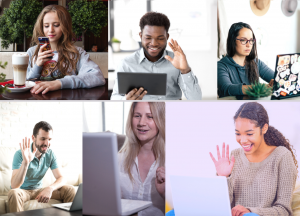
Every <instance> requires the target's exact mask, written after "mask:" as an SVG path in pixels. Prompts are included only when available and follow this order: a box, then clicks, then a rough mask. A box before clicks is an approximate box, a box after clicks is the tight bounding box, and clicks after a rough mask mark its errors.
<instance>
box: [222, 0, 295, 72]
mask: <svg viewBox="0 0 300 216" xmlns="http://www.w3.org/2000/svg"><path fill="white" fill-rule="evenodd" d="M219 2H222V3H223V4H224V12H225V13H226V17H227V23H228V26H227V31H226V33H225V35H226V37H227V35H228V30H229V28H230V26H231V25H232V24H233V23H236V22H245V23H248V24H249V25H250V26H251V27H252V29H253V31H254V34H255V36H256V37H259V36H260V35H261V33H262V36H263V39H262V41H261V42H262V44H261V45H258V49H257V52H258V58H259V59H261V60H262V61H264V62H265V63H266V64H267V65H268V66H269V67H270V68H271V69H272V70H275V63H276V55H278V54H288V53H295V52H300V42H299V40H298V38H299V37H300V35H299V31H300V1H298V9H297V11H296V12H295V14H294V15H293V16H291V17H286V16H285V15H284V14H283V13H282V11H281V2H282V1H281V0H272V1H271V6H270V8H269V11H268V12H267V13H266V14H265V15H264V16H261V17H259V16H256V15H255V14H254V13H253V12H252V10H251V7H250V0H243V1H241V0H219Z"/></svg>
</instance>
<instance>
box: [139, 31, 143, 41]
mask: <svg viewBox="0 0 300 216" xmlns="http://www.w3.org/2000/svg"><path fill="white" fill-rule="evenodd" d="M139 35H140V38H141V40H142V35H143V34H142V32H140V33H139Z"/></svg>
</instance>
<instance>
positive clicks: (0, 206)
mask: <svg viewBox="0 0 300 216" xmlns="http://www.w3.org/2000/svg"><path fill="white" fill-rule="evenodd" d="M5 213H6V207H5V199H2V198H1V197H0V215H1V214H5Z"/></svg>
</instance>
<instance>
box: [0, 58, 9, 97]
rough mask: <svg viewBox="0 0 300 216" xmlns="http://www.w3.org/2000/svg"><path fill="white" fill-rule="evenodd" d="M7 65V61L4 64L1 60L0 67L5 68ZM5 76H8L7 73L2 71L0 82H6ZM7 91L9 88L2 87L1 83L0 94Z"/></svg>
mask: <svg viewBox="0 0 300 216" xmlns="http://www.w3.org/2000/svg"><path fill="white" fill-rule="evenodd" d="M6 66H7V62H4V64H3V65H2V62H1V61H0V68H3V69H5V67H6ZM5 77H6V75H5V74H4V73H0V83H1V82H5ZM5 91H9V90H8V89H7V87H6V86H5V87H2V86H1V85H0V94H3V93H4V92H5Z"/></svg>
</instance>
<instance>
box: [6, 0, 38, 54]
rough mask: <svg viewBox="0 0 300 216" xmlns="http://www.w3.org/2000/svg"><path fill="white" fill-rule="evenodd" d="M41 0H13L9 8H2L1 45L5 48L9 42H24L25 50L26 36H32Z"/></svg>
mask: <svg viewBox="0 0 300 216" xmlns="http://www.w3.org/2000/svg"><path fill="white" fill-rule="evenodd" d="M42 9H43V8H42V2H40V1H39V0H13V1H11V3H10V5H9V8H4V12H3V15H2V16H0V38H1V39H2V42H1V47H2V48H3V49H7V48H8V47H9V45H10V44H13V51H15V44H16V43H17V44H22V43H23V44H24V51H26V38H28V37H30V36H32V32H33V27H34V24H35V22H36V19H37V17H38V15H39V14H40V12H41V11H42Z"/></svg>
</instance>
